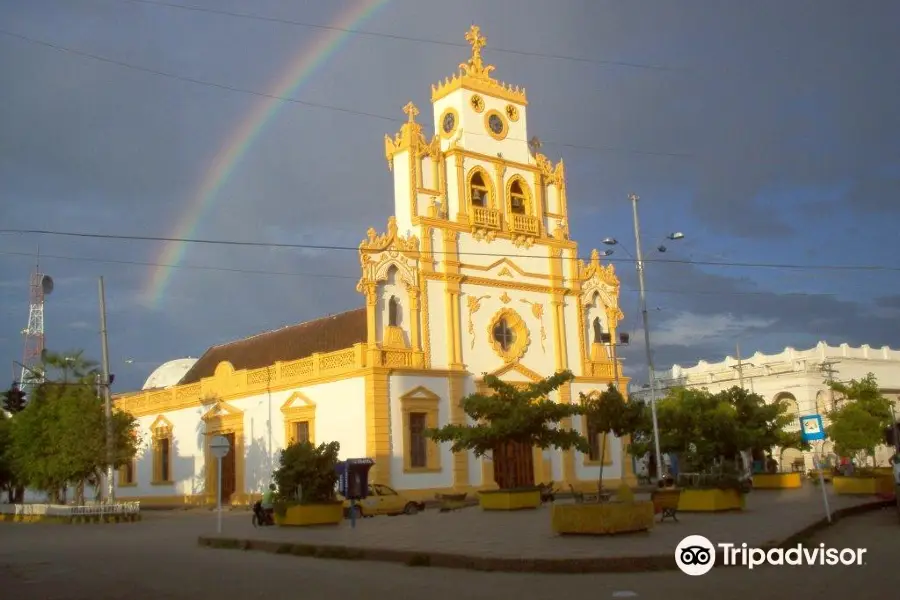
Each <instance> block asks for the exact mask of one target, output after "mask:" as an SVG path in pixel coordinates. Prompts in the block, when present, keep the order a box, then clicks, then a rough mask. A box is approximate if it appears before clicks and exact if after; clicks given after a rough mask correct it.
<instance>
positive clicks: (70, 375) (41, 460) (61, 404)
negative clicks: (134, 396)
mask: <svg viewBox="0 0 900 600" xmlns="http://www.w3.org/2000/svg"><path fill="white" fill-rule="evenodd" d="M74 355H75V356H76V357H78V358H77V360H76V361H74V362H73V361H67V364H68V365H69V366H68V368H67V369H66V370H65V371H64V372H57V371H52V372H51V371H44V373H45V377H50V376H56V377H59V379H58V380H46V381H45V382H44V383H42V384H40V385H38V386H36V387H34V388H32V391H31V393H30V398H29V401H28V403H27V404H26V406H25V408H24V409H23V410H21V411H20V412H18V413H16V414H15V415H14V416H13V418H12V419H10V421H9V424H8V430H9V431H8V444H7V451H6V453H5V455H6V456H7V458H8V461H9V462H8V464H9V466H10V468H11V471H12V475H13V478H14V479H15V481H16V483H18V484H24V485H28V486H31V487H34V488H37V489H41V490H45V491H47V492H48V493H49V494H50V495H51V496H56V494H57V493H58V491H59V490H61V489H63V488H65V487H67V486H68V485H72V484H74V485H75V486H76V487H78V488H79V489H81V488H83V482H84V481H85V480H94V481H98V480H99V479H100V475H101V474H102V473H103V471H105V470H106V467H107V466H108V463H109V461H108V458H107V451H106V440H107V434H106V416H105V410H104V403H103V401H102V400H101V399H100V398H99V397H98V395H97V389H96V387H95V386H94V385H93V372H92V371H91V370H90V367H86V366H85V365H90V364H92V363H91V361H87V360H86V359H84V358H83V357H82V355H81V353H74ZM55 356H57V355H54V354H52V353H47V354H46V355H45V360H51V361H52V360H55V358H54V357H55ZM112 430H113V447H114V449H115V454H114V457H113V464H112V466H113V467H114V468H116V467H119V466H121V465H123V464H125V463H126V462H127V461H130V460H131V459H133V457H134V456H135V454H136V453H137V449H138V447H139V445H140V437H139V436H138V435H137V421H136V419H135V418H134V417H133V416H132V415H130V414H129V413H126V412H122V411H118V410H115V409H114V410H113V414H112Z"/></svg>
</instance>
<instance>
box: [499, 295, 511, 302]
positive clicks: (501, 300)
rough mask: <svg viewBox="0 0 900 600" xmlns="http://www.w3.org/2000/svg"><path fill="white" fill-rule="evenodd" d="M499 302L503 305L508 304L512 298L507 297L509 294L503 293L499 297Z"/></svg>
mask: <svg viewBox="0 0 900 600" xmlns="http://www.w3.org/2000/svg"><path fill="white" fill-rule="evenodd" d="M500 302H502V303H503V304H509V303H510V302H512V298H510V297H509V294H507V293H506V292H503V295H502V296H500Z"/></svg>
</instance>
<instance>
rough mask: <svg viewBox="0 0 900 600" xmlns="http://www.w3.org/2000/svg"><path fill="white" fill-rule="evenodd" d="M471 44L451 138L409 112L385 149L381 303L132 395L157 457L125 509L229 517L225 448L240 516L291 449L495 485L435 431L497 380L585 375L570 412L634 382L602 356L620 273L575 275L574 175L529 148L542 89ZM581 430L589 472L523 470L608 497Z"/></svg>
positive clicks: (450, 89)
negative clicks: (305, 443) (530, 87)
mask: <svg viewBox="0 0 900 600" xmlns="http://www.w3.org/2000/svg"><path fill="white" fill-rule="evenodd" d="M466 39H467V40H469V42H470V43H471V45H472V48H473V51H472V56H471V58H470V59H469V61H468V62H467V63H464V64H463V65H461V68H460V72H459V73H457V74H456V75H454V76H453V77H452V78H447V79H445V80H444V81H443V82H441V83H439V84H438V85H435V86H432V104H433V107H432V117H433V119H434V123H435V130H436V131H437V132H438V133H437V135H435V136H434V137H432V138H431V139H427V138H426V137H425V134H424V133H423V127H422V125H421V124H419V123H418V122H417V120H416V118H417V116H418V115H419V111H418V109H417V108H416V107H415V106H413V105H412V103H409V104H407V105H406V107H405V108H404V112H405V113H406V115H407V122H406V123H405V124H403V126H402V127H401V128H400V131H399V133H397V134H396V135H395V136H386V139H385V141H384V151H385V155H386V159H387V163H388V164H387V166H388V168H389V169H390V171H391V174H392V175H391V176H392V178H393V183H394V196H395V216H392V217H390V218H389V219H388V221H387V230H386V232H385V233H384V234H380V235H379V233H378V232H377V231H376V229H375V228H370V229H369V230H368V234H367V237H366V239H365V240H363V242H362V243H361V244H360V266H361V278H360V280H359V284H358V286H357V292H359V293H360V294H361V295H362V296H363V298H364V306H363V307H361V308H359V309H356V310H352V311H349V312H346V313H342V314H339V315H334V316H330V317H324V318H322V319H317V320H315V321H310V322H308V323H302V324H299V325H292V326H289V327H285V328H282V329H279V330H276V331H270V332H266V333H261V334H259V335H256V336H253V337H250V338H247V339H244V340H238V341H235V342H232V343H228V344H223V345H221V346H215V347H212V348H210V349H209V350H208V351H207V352H206V353H205V354H204V355H203V356H202V357H201V358H200V359H199V360H198V361H197V362H196V363H195V364H193V365H192V366H191V367H190V369H189V370H187V372H186V373H185V374H184V376H183V377H181V379H180V380H179V381H178V384H177V385H172V386H170V387H166V388H164V389H160V390H145V391H142V392H138V393H135V394H127V395H123V396H120V397H118V398H117V399H116V406H117V407H119V408H121V409H123V410H127V411H129V412H131V413H132V414H134V415H135V416H137V417H138V419H139V421H140V428H141V432H142V434H143V438H144V440H145V446H144V448H143V449H142V451H141V453H140V454H139V456H138V457H137V459H136V461H135V464H133V465H129V466H127V467H126V468H123V469H122V470H121V471H120V473H119V478H118V481H117V484H118V487H119V488H120V489H119V492H118V493H119V496H120V497H129V498H136V499H140V500H142V501H143V502H145V503H151V504H181V503H193V502H211V501H214V500H215V499H214V498H213V495H214V494H213V492H212V491H213V490H215V489H216V479H217V477H218V476H219V475H218V474H217V473H216V466H215V461H212V460H209V448H208V441H209V439H210V437H211V436H212V435H213V434H218V435H225V436H227V437H228V438H229V439H230V441H231V443H232V447H233V449H234V451H233V452H231V453H230V454H229V455H228V456H227V457H226V459H225V461H224V462H223V471H222V475H221V478H222V489H223V496H224V500H225V501H226V502H227V501H231V502H246V501H247V500H248V499H249V497H250V496H252V495H254V494H256V493H259V492H260V491H261V490H262V489H263V487H264V486H265V485H266V484H268V482H269V481H270V477H271V473H272V470H273V468H274V465H273V461H274V459H275V457H276V456H277V453H278V451H279V450H280V449H281V448H284V447H285V445H286V444H288V443H289V442H290V441H291V440H292V439H293V440H297V439H307V440H310V441H313V442H314V443H319V442H327V441H338V442H340V444H341V456H342V458H345V459H346V458H355V457H370V458H373V459H374V460H375V467H374V468H373V470H372V472H371V474H370V475H371V477H372V478H373V479H374V481H375V482H377V483H383V484H387V485H390V486H393V487H394V488H396V489H398V490H403V491H404V492H406V493H407V494H408V495H410V496H411V497H421V498H424V497H432V496H433V495H434V493H435V492H439V491H449V490H455V491H471V490H476V489H483V488H491V487H493V486H495V485H496V484H495V483H494V473H493V464H492V462H491V461H490V460H489V459H487V458H476V457H475V456H474V455H472V454H466V453H459V454H454V453H452V452H451V451H450V444H441V445H439V444H435V443H434V442H432V441H431V440H429V439H428V438H426V437H425V435H424V433H423V432H424V429H425V428H429V427H437V426H443V425H445V424H448V423H465V422H466V419H467V417H466V415H465V414H464V413H463V411H462V409H461V407H460V404H459V400H460V399H461V398H462V397H464V396H466V395H468V394H471V393H473V392H475V391H476V390H480V389H484V385H483V376H484V374H486V373H490V374H494V375H497V376H501V377H503V378H504V379H505V380H507V381H510V382H523V383H524V382H531V381H536V380H539V379H541V378H543V377H546V376H548V375H551V374H553V373H555V372H557V371H561V370H565V369H569V370H571V371H572V372H573V373H574V374H575V375H576V379H575V380H574V382H572V383H569V384H566V385H565V386H563V387H562V389H561V390H560V391H559V393H558V394H556V398H555V399H556V400H557V401H559V402H564V403H569V402H577V401H578V398H579V393H580V392H590V391H594V390H602V389H605V388H606V386H607V385H608V383H609V382H611V381H612V380H613V379H614V373H615V369H616V368H618V369H619V373H621V368H620V367H615V366H614V364H613V361H612V360H611V358H610V356H609V355H608V354H607V352H606V347H605V346H603V345H602V343H600V342H601V340H602V336H601V334H602V333H604V332H605V333H611V334H612V335H613V338H615V335H616V327H617V323H618V322H619V320H620V319H621V318H622V316H623V315H622V312H621V311H620V310H619V306H618V299H619V281H618V279H617V278H616V275H615V271H614V269H613V267H612V266H611V265H606V266H605V265H601V264H600V260H599V254H598V253H597V252H596V251H594V252H593V254H592V259H591V260H590V261H588V262H587V263H585V262H583V261H579V260H577V257H578V245H577V244H576V243H575V242H574V241H572V240H571V239H569V233H568V231H569V228H568V198H567V193H566V177H565V170H564V167H563V163H562V161H559V162H558V163H556V164H553V163H551V161H550V160H549V159H548V158H547V157H545V156H544V155H542V154H540V153H538V152H537V148H532V147H530V146H529V144H528V142H527V140H528V139H529V134H528V130H527V105H528V101H527V98H526V94H525V91H524V90H521V89H519V88H516V87H513V86H510V85H506V84H504V83H501V82H499V81H497V80H495V79H493V77H492V75H491V72H492V70H493V67H492V66H490V65H485V64H484V63H483V61H482V56H481V49H482V47H483V46H484V42H485V39H484V38H483V37H482V36H481V35H480V33H479V30H478V28H477V27H474V26H473V27H472V29H471V30H470V31H469V33H468V35H467V36H466ZM169 370H170V369H168V368H166V369H164V371H166V372H168V371H169ZM621 379H622V382H623V383H624V384H626V385H627V378H625V377H622V378H621ZM566 425H570V426H573V427H576V428H578V429H580V430H581V431H583V432H584V433H585V434H588V433H589V434H590V435H589V436H588V437H589V439H590V440H591V442H592V445H593V449H592V451H591V453H590V455H580V454H578V453H576V452H574V451H567V452H558V451H550V450H547V451H542V450H540V449H533V451H529V452H527V453H525V454H524V455H523V456H522V457H521V458H522V459H523V460H526V461H527V460H528V457H530V458H531V460H532V461H533V465H534V478H535V480H536V482H549V481H551V480H553V481H555V482H557V483H562V484H564V485H573V486H576V487H578V486H581V487H588V486H596V481H597V478H598V476H599V472H600V467H601V465H600V462H599V460H600V459H599V456H600V454H601V452H600V448H599V441H600V440H601V439H602V436H600V435H598V433H599V432H596V431H593V429H591V430H590V431H589V429H588V424H587V423H585V422H583V420H582V419H575V420H574V422H573V423H566ZM625 443H626V441H625V440H617V439H615V438H612V437H610V438H609V439H608V440H607V444H608V451H606V452H605V453H603V454H604V456H605V458H604V466H603V473H604V478H605V479H608V480H609V482H608V485H615V484H616V482H617V481H619V480H623V479H624V480H628V481H633V479H634V473H633V471H632V465H631V461H630V460H623V458H624V457H625V452H624V444H625Z"/></svg>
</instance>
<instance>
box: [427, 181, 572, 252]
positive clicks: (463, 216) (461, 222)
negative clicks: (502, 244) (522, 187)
mask: <svg viewBox="0 0 900 600" xmlns="http://www.w3.org/2000/svg"><path fill="white" fill-rule="evenodd" d="M460 194H461V196H460V197H464V196H465V192H460ZM460 210H462V211H463V212H462V213H460V214H458V215H457V219H458V222H453V221H448V220H445V219H438V218H437V217H428V216H424V215H423V216H419V217H415V218H414V219H413V224H415V225H427V226H429V227H433V228H435V229H441V230H450V231H457V232H459V233H473V231H472V226H471V225H470V224H469V222H468V214H467V213H466V212H465V206H462V205H460ZM498 213H499V211H498ZM498 222H499V219H498ZM476 229H478V228H477V227H476ZM477 233H478V232H477V231H476V232H475V233H474V234H473V237H476V238H477V235H475V234H477ZM489 233H490V240H491V241H493V240H494V239H502V240H510V241H514V240H515V239H516V238H518V237H520V236H519V235H517V234H512V233H510V232H508V231H503V230H500V229H492V230H489ZM532 245H540V246H544V247H547V248H564V249H567V250H574V249H576V248H577V247H578V244H576V243H575V242H574V241H572V240H568V239H556V238H552V237H538V238H533V239H532Z"/></svg>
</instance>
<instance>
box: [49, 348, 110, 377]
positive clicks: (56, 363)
mask: <svg viewBox="0 0 900 600" xmlns="http://www.w3.org/2000/svg"><path fill="white" fill-rule="evenodd" d="M37 370H39V371H40V372H42V373H43V374H44V377H45V378H46V379H48V380H52V381H55V382H57V383H78V382H84V383H91V382H93V381H94V378H95V377H96V376H97V374H98V373H99V372H100V371H99V369H98V363H97V361H94V360H90V359H88V358H86V357H85V356H84V350H70V351H68V352H62V353H59V352H51V351H49V350H45V351H44V352H43V353H42V354H41V366H40V368H39V369H37Z"/></svg>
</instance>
